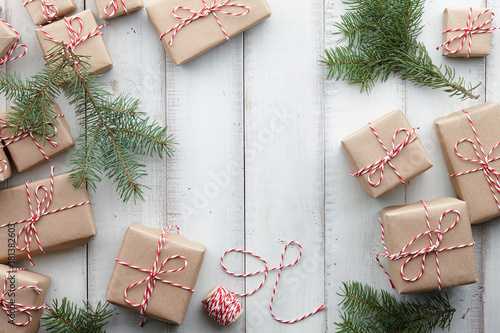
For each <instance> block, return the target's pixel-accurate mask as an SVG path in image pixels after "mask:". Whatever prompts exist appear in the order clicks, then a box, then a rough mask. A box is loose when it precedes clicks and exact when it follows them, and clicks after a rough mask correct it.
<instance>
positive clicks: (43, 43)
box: [35, 9, 113, 75]
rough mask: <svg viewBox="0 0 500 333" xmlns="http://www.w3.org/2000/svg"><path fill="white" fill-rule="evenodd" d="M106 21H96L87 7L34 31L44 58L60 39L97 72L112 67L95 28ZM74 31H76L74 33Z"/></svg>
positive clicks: (93, 71) (98, 32) (104, 46)
mask: <svg viewBox="0 0 500 333" xmlns="http://www.w3.org/2000/svg"><path fill="white" fill-rule="evenodd" d="M106 25H107V24H105V25H102V26H99V25H97V21H96V19H95V17H94V14H92V11H91V10H89V9H88V10H84V11H83V12H80V13H78V14H76V15H73V16H71V17H69V18H67V17H65V18H64V19H62V20H59V21H56V22H53V23H50V24H47V25H46V26H44V27H40V28H38V29H36V31H35V33H36V36H37V38H38V42H39V43H40V47H41V48H42V52H43V55H44V56H45V57H46V58H48V57H50V56H49V55H50V53H51V51H52V52H53V51H54V50H53V49H54V47H56V46H57V43H60V42H61V41H62V42H64V43H65V44H66V46H67V47H69V48H70V49H72V50H73V52H74V53H75V54H76V55H79V56H85V57H87V58H82V61H85V62H87V63H88V64H89V66H90V67H91V68H90V69H89V70H90V73H91V74H93V75H99V74H104V73H106V72H107V71H108V70H110V69H111V68H112V67H113V62H112V61H111V57H110V55H109V52H108V48H107V47H106V43H105V42H104V38H103V36H102V32H101V31H100V30H99V29H101V28H102V27H104V26H106ZM70 27H72V28H70ZM70 29H71V30H70ZM75 32H76V33H78V34H77V35H75ZM47 60H48V59H47Z"/></svg>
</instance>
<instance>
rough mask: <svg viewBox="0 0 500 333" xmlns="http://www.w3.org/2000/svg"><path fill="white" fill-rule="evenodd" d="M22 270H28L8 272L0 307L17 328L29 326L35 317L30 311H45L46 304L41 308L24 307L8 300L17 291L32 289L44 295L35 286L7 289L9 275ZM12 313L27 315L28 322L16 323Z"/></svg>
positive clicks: (15, 269)
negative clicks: (10, 294)
mask: <svg viewBox="0 0 500 333" xmlns="http://www.w3.org/2000/svg"><path fill="white" fill-rule="evenodd" d="M21 270H26V269H25V268H13V269H11V270H9V271H8V272H7V275H6V276H5V280H4V284H3V291H2V296H0V307H1V308H2V310H4V311H5V313H6V314H7V317H8V318H9V320H11V321H12V324H14V325H16V326H26V325H28V324H29V323H31V320H32V319H33V316H32V315H31V312H30V311H36V310H43V309H44V308H45V302H44V304H42V305H40V306H26V305H23V304H21V303H17V302H12V301H11V300H10V299H9V298H8V295H9V293H11V292H14V291H17V290H22V289H32V290H34V291H35V292H36V293H37V294H41V293H42V290H41V289H40V288H38V287H35V286H21V287H17V288H13V289H9V288H7V284H8V277H9V273H11V272H15V271H21ZM12 311H14V313H25V314H27V315H28V320H26V321H25V322H17V321H15V320H14V319H13V318H12V317H13V316H12Z"/></svg>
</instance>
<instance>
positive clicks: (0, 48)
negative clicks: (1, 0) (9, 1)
mask: <svg viewBox="0 0 500 333" xmlns="http://www.w3.org/2000/svg"><path fill="white" fill-rule="evenodd" d="M20 39H21V35H19V33H18V32H17V31H16V29H14V27H12V26H11V25H10V24H9V23H7V22H6V21H4V20H2V19H0V66H1V65H3V64H5V63H7V62H9V61H12V60H15V59H18V58H21V57H24V55H26V52H27V51H28V48H27V47H26V45H24V44H19V40H20ZM18 48H19V49H24V51H23V52H21V53H20V54H18V55H16V56H14V55H13V53H14V51H16V50H17V49H18Z"/></svg>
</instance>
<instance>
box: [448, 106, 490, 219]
mask: <svg viewBox="0 0 500 333" xmlns="http://www.w3.org/2000/svg"><path fill="white" fill-rule="evenodd" d="M462 112H463V113H465V115H466V117H467V119H468V120H469V124H470V127H471V129H472V132H474V137H475V138H476V142H477V144H478V146H479V149H477V146H476V144H475V143H474V141H473V140H471V139H469V138H463V139H461V140H459V141H458V142H457V143H456V144H455V154H457V156H458V157H459V158H461V159H462V160H464V161H468V162H473V163H478V164H479V165H480V167H478V168H475V169H471V170H467V171H463V172H459V173H454V174H451V175H449V176H450V177H458V176H463V175H467V174H470V173H473V172H476V171H483V173H484V176H485V177H486V181H487V182H488V185H489V186H490V190H491V194H492V195H493V199H494V200H495V203H496V205H497V207H498V209H499V210H500V201H499V199H498V196H497V193H500V177H499V176H500V172H498V171H497V170H496V169H495V168H493V167H492V166H491V164H490V163H493V162H495V161H496V160H499V159H500V156H497V157H491V155H492V154H493V151H494V150H495V149H496V148H497V147H498V146H499V145H500V142H497V143H496V144H495V145H494V146H493V147H492V148H491V149H490V151H489V152H488V153H487V154H486V152H485V150H484V148H483V144H482V143H481V140H480V139H479V135H478V134H477V131H476V127H475V126H474V123H473V122H472V119H471V118H470V115H469V113H468V112H467V111H466V110H462ZM463 142H468V143H469V144H470V145H471V146H472V148H473V149H474V153H475V154H476V157H477V159H475V158H469V157H465V156H463V155H462V154H460V153H459V152H458V146H459V145H460V144H461V143H463Z"/></svg>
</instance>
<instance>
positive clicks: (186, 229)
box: [0, 0, 500, 333]
mask: <svg viewBox="0 0 500 333" xmlns="http://www.w3.org/2000/svg"><path fill="white" fill-rule="evenodd" d="M150 1H151V0H146V1H145V2H146V4H147V3H149V2H150ZM0 3H1V5H2V7H3V8H4V11H3V12H2V13H0V17H2V18H6V20H7V21H8V22H10V23H11V24H12V25H14V27H15V28H16V29H18V31H19V32H20V33H21V35H22V42H23V43H25V44H26V45H28V47H29V53H28V55H27V56H26V57H24V58H22V59H20V60H17V61H14V62H12V63H9V64H8V65H7V66H6V67H7V68H6V70H8V71H18V72H20V73H22V74H25V75H32V74H34V73H35V72H36V71H37V70H38V69H39V68H40V66H41V65H42V63H43V60H42V53H41V51H40V49H39V45H38V42H37V40H36V37H35V34H34V29H35V26H34V25H33V24H32V22H31V20H30V18H29V16H28V13H27V12H26V10H25V9H24V8H23V6H22V2H21V0H6V1H5V2H4V1H0ZM77 4H78V8H79V9H84V8H92V9H93V10H94V13H95V5H94V2H93V1H92V0H86V1H84V0H78V1H77ZM270 5H271V8H272V10H273V15H272V17H271V18H270V19H269V20H267V21H265V22H264V23H262V24H260V25H259V26H257V27H255V28H253V29H251V30H250V31H248V32H245V33H244V34H243V35H240V36H238V37H236V38H233V39H232V40H231V41H229V42H227V43H225V44H224V45H221V46H219V47H218V48H216V49H214V50H212V51H210V52H208V53H207V54H205V55H203V56H201V57H199V58H197V59H195V60H193V61H191V62H190V63H188V64H186V65H183V66H181V67H177V66H175V65H174V64H173V63H172V62H171V61H170V60H169V59H166V56H165V52H164V50H163V46H162V45H161V43H160V42H159V41H158V39H157V36H156V34H155V32H154V30H153V28H152V27H151V25H150V24H149V21H148V19H147V15H146V11H145V10H141V11H140V12H137V13H133V14H131V15H129V16H127V17H120V18H118V19H114V20H111V21H110V22H111V26H110V27H108V28H105V29H104V36H105V40H106V43H107V45H108V48H109V51H110V53H111V56H112V59H113V62H114V68H113V69H112V70H111V71H110V72H108V73H107V74H105V75H104V76H103V77H102V80H104V81H105V82H106V83H107V84H109V89H110V90H112V91H113V92H116V93H118V92H124V93H128V94H130V95H132V96H137V97H140V98H142V100H143V102H142V109H143V110H144V111H146V112H147V113H148V114H149V115H150V116H151V117H152V118H154V119H157V120H158V121H159V122H160V123H165V124H168V126H169V129H170V133H172V134H173V135H174V136H175V139H176V141H177V142H178V143H179V145H178V146H177V147H176V152H175V155H174V157H173V158H171V159H169V160H158V159H152V158H151V159H150V158H148V159H146V162H147V164H148V165H149V168H148V171H149V176H148V177H147V178H146V179H145V182H146V184H147V185H148V186H150V187H151V190H150V191H148V192H146V201H145V202H141V203H138V204H133V203H129V204H123V203H122V202H121V200H120V199H119V198H118V197H117V195H116V194H115V189H114V186H113V184H112V183H111V182H109V181H104V182H102V183H101V184H100V186H99V189H98V191H97V193H91V199H92V201H93V211H94V215H95V219H96V223H97V227H98V234H97V236H96V237H94V239H93V240H91V241H90V243H89V244H88V246H86V247H83V248H76V249H72V250H69V251H65V252H63V253H52V254H47V255H44V256H39V257H37V258H36V263H37V265H36V267H34V269H33V270H34V271H36V272H40V273H43V274H47V275H50V276H51V277H52V284H51V287H50V291H49V293H48V301H49V302H50V300H51V299H53V298H62V297H64V296H66V297H68V298H69V299H71V300H73V301H80V300H81V299H88V300H90V302H91V303H92V304H95V303H97V301H99V300H103V299H104V295H105V290H106V287H107V284H108V280H109V277H110V275H111V271H112V268H113V265H114V258H115V256H116V255H117V253H118V250H119V247H120V244H121V242H122V238H123V236H124V233H125V230H126V229H127V227H128V226H129V225H130V224H131V223H132V222H141V223H143V224H145V225H148V226H152V227H161V226H165V225H166V223H167V221H168V223H169V224H178V225H180V227H181V232H182V233H183V234H184V235H185V236H187V237H188V238H190V239H192V240H195V241H199V242H201V243H203V244H205V245H206V247H207V252H206V256H205V261H204V264H203V267H202V270H201V274H200V277H199V279H198V283H197V285H196V289H197V290H196V292H195V294H194V296H193V299H192V301H191V304H190V307H189V310H188V313H187V315H186V318H185V321H184V323H183V324H182V325H179V326H173V325H167V324H164V323H161V322H157V321H154V320H150V321H149V322H148V323H147V325H146V326H145V328H144V329H142V330H141V329H140V328H139V327H138V324H139V321H140V320H139V317H138V315H137V314H136V313H132V312H129V311H127V310H121V309H119V310H118V311H117V314H116V315H115V316H114V317H113V318H112V319H111V322H110V324H109V325H108V327H107V330H108V332H120V333H121V332H123V333H126V332H220V331H222V328H221V327H219V326H218V324H217V323H216V322H214V321H212V320H211V319H210V318H208V316H207V315H206V314H205V311H204V310H203V309H202V306H201V304H200V300H201V299H202V298H203V297H204V296H205V294H206V293H207V292H208V291H209V290H210V289H211V288H212V287H213V286H215V285H216V284H222V285H224V286H226V287H228V288H230V289H232V290H237V291H242V290H245V289H247V290H251V289H252V288H254V285H255V283H257V280H256V278H253V279H248V280H247V281H244V280H243V279H238V278H233V277H230V276H229V275H227V274H225V273H224V272H223V271H222V269H221V267H220V265H219V258H220V255H221V253H222V252H223V251H224V250H225V249H228V248H230V247H238V248H246V249H248V250H251V251H255V252H257V253H259V254H261V255H262V256H264V257H265V258H267V259H268V261H269V262H270V264H271V265H277V264H278V261H279V255H280V253H281V250H282V247H283V245H284V244H285V243H286V242H287V241H288V240H292V239H295V240H297V241H299V242H300V243H301V244H302V245H303V247H304V256H303V258H302V261H301V262H300V263H299V265H298V266H295V267H293V268H291V269H288V270H286V271H284V273H283V279H282V284H281V285H280V289H279V291H278V296H277V300H276V305H275V309H276V312H277V314H278V315H279V316H282V317H285V318H288V317H295V316H298V315H301V314H302V313H304V312H306V311H310V310H312V309H313V308H316V307H317V306H319V305H320V304H322V303H324V304H326V306H327V311H324V312H322V313H320V314H317V315H315V316H313V317H311V318H309V319H307V320H305V321H303V322H300V323H297V324H294V325H285V324H280V323H278V322H276V321H274V320H273V319H272V318H271V316H270V314H269V310H268V307H267V304H268V301H269V297H270V294H271V289H272V284H273V283H274V278H275V276H276V273H270V281H268V283H267V284H266V285H265V286H264V288H262V290H261V291H259V292H258V293H257V294H255V295H253V296H251V297H248V298H246V299H243V300H242V302H243V305H244V308H245V310H246V311H245V314H244V316H243V317H242V318H240V319H239V320H238V321H237V323H236V324H234V325H233V326H232V327H230V328H228V329H224V331H225V332H271V331H272V332H327V331H328V332H334V331H335V325H334V322H335V321H337V320H338V318H339V317H338V312H339V308H338V303H339V301H340V298H339V297H338V296H337V295H336V293H337V292H339V286H340V284H341V282H342V281H347V280H358V281H362V282H366V283H370V284H371V285H373V286H375V287H377V288H384V289H386V290H389V283H388V281H387V279H386V278H385V276H384V274H383V272H382V271H381V270H380V269H379V267H378V266H377V264H376V263H375V254H376V253H377V252H379V251H381V249H382V246H381V244H380V238H379V233H380V230H379V225H378V223H377V218H378V216H379V213H380V209H381V208H382V207H384V206H388V205H395V204H404V203H412V202H415V201H418V200H420V199H426V200H431V199H433V198H436V197H439V196H444V195H454V191H453V188H452V186H451V182H450V180H449V179H448V177H447V172H446V166H445V163H444V160H443V158H442V155H441V150H440V147H439V143H438V140H437V137H436V134H435V131H434V128H433V120H434V119H435V118H437V117H439V116H442V115H446V114H449V113H451V112H454V111H457V110H460V109H461V108H462V107H466V106H470V105H474V104H478V103H482V102H485V101H496V102H498V101H499V97H500V89H499V88H500V83H499V82H500V81H499V77H498V76H497V74H498V70H499V69H498V67H497V65H496V63H498V62H500V46H499V45H500V36H498V35H497V34H498V33H495V34H494V36H493V44H492V54H491V55H490V56H489V57H488V58H487V59H468V60H464V59H446V58H443V57H442V56H441V53H440V52H438V51H435V49H434V47H435V46H436V45H438V44H440V42H441V34H440V32H441V28H442V10H443V9H444V7H446V6H457V5H463V6H470V5H473V6H477V7H485V6H489V7H490V8H492V9H493V10H494V11H495V10H496V11H497V12H499V13H500V1H488V2H487V1H484V0H482V1H481V0H474V1H467V0H460V1H457V0H453V1H452V0H446V1H443V0H433V1H431V0H429V1H427V3H426V11H425V14H424V16H423V25H424V29H423V33H422V35H421V40H422V41H424V42H425V44H426V45H427V47H428V50H429V52H430V54H431V56H432V58H433V59H434V61H435V62H436V63H438V64H440V63H446V64H449V65H451V66H453V67H455V68H456V69H457V74H459V75H461V76H464V77H465V78H466V79H467V80H470V81H472V82H473V83H478V82H482V85H481V86H480V87H479V89H478V92H479V93H480V94H481V97H480V99H479V100H478V101H473V102H471V101H467V102H461V101H459V100H457V99H449V98H448V96H447V95H446V94H444V93H443V92H441V91H433V90H430V89H427V88H416V87H413V86H412V85H411V84H407V83H405V82H403V81H400V80H398V79H391V80H389V81H388V82H387V83H384V84H379V85H377V87H376V88H375V89H374V90H373V92H372V93H371V95H366V94H360V93H359V86H349V85H347V84H346V83H344V82H335V81H326V80H325V70H324V68H322V67H321V66H320V65H319V63H318V60H319V59H320V55H321V54H322V52H323V50H324V48H325V47H330V46H333V45H335V42H336V40H337V39H338V35H334V34H333V33H334V32H335V29H334V28H333V23H335V22H337V21H338V19H339V16H340V15H341V14H342V13H343V12H344V11H345V5H344V4H342V2H341V1H340V0H309V1H295V2H290V1H285V0H270ZM165 15H168V14H167V13H165ZM497 24H500V23H498V21H497ZM59 103H60V105H61V108H62V110H63V111H64V113H65V114H66V119H67V120H68V121H69V123H70V125H71V127H72V129H73V134H74V136H77V135H78V134H80V133H81V131H82V129H80V128H78V126H77V124H76V121H75V119H74V116H73V115H74V113H73V112H74V111H73V110H72V109H71V108H70V107H68V105H67V103H66V102H65V101H64V99H60V100H59ZM3 105H4V106H7V105H8V103H7V102H6V101H5V100H3ZM396 108H401V109H402V110H404V112H405V114H406V115H407V117H408V118H409V120H410V123H412V124H413V125H414V126H417V125H418V126H420V127H421V130H420V132H419V133H420V135H421V138H422V141H423V143H424V145H425V147H426V149H427V150H428V152H429V154H430V155H431V158H432V160H433V162H434V167H433V168H432V169H430V170H429V171H428V172H426V173H425V174H423V175H421V176H419V177H417V178H416V179H415V180H413V181H411V182H410V183H409V184H408V185H406V186H404V187H403V186H402V187H399V188H398V189H396V190H395V191H393V192H391V193H389V194H387V195H385V196H383V197H382V198H380V199H371V198H369V197H367V196H366V195H365V194H364V193H363V191H362V190H361V187H360V186H359V185H358V182H357V180H355V179H353V178H351V177H349V170H348V165H347V162H346V160H345V159H344V157H343V156H342V153H341V151H340V140H341V138H343V137H344V136H346V135H348V134H349V133H351V132H353V131H354V130H356V129H358V128H359V127H361V126H364V125H365V124H366V123H367V122H368V121H370V120H374V119H376V118H378V117H380V116H382V115H384V114H385V113H387V112H389V111H391V110H393V109H396ZM69 160H70V154H64V155H62V156H60V157H58V158H56V159H54V161H53V162H52V163H53V164H54V165H55V166H56V167H57V171H58V172H62V171H66V170H68V161H69ZM48 174H49V166H48V165H47V164H46V165H44V166H41V167H38V168H36V169H35V170H33V171H31V172H27V173H24V174H21V175H15V176H14V177H13V178H12V179H10V180H9V181H7V182H5V183H3V184H2V186H1V187H5V186H10V185H14V184H20V183H23V182H25V181H26V180H28V179H39V178H45V177H47V176H48ZM473 233H474V239H475V241H476V255H477V261H478V266H479V272H480V275H479V282H478V283H477V284H474V285H469V286H463V287H456V288H452V289H449V290H447V293H448V295H449V296H450V298H451V303H452V304H453V305H454V306H455V307H456V308H457V313H456V315H455V318H454V320H453V323H452V328H451V332H495V331H497V330H498V324H499V323H500V319H499V317H498V314H497V313H498V310H499V308H500V304H499V297H498V294H497V293H496V290H497V287H498V284H499V283H500V274H499V273H500V268H499V266H498V263H499V260H500V251H498V241H497V239H498V237H499V236H500V223H499V221H491V222H488V223H484V224H481V225H478V226H474V227H473ZM293 252H294V251H293V250H292V251H291V252H290V256H289V257H288V258H291V257H292V256H293ZM228 259H229V263H230V264H231V266H232V267H233V268H234V270H237V271H243V269H244V268H245V267H246V268H248V269H254V268H257V267H259V266H258V263H257V262H254V261H253V260H251V259H249V258H246V259H245V258H244V257H243V256H236V255H234V256H233V257H232V258H228ZM20 264H21V265H22V266H25V267H28V263H27V262H26V261H23V262H21V263H20Z"/></svg>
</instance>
